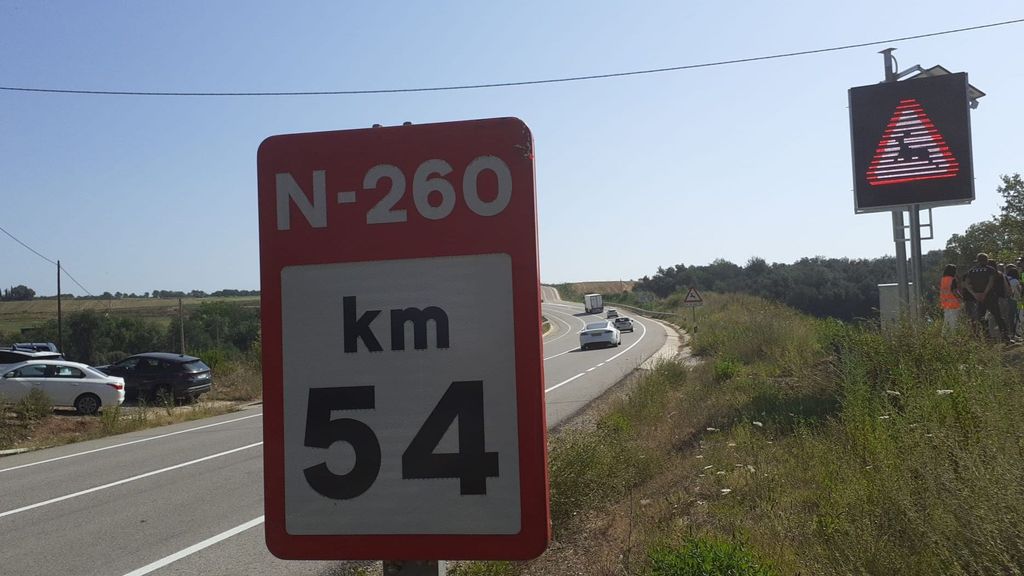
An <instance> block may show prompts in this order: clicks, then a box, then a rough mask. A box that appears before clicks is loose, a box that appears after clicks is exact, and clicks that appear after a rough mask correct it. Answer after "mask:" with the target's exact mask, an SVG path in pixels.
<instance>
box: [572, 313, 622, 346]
mask: <svg viewBox="0 0 1024 576" xmlns="http://www.w3.org/2000/svg"><path fill="white" fill-rule="evenodd" d="M619 344H622V334H621V333H620V332H619V329H618V328H616V327H615V325H614V324H612V323H611V322H609V321H607V320H602V321H600V322H591V323H590V324H587V326H586V328H584V329H583V330H581V331H580V350H586V349H588V348H593V347H595V346H618V345H619Z"/></svg>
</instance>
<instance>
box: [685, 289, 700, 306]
mask: <svg viewBox="0 0 1024 576" xmlns="http://www.w3.org/2000/svg"><path fill="white" fill-rule="evenodd" d="M683 303H684V304H696V303H701V304H703V303H704V299H703V298H701V297H700V292H697V289H696V288H690V291H689V292H687V293H686V298H683Z"/></svg>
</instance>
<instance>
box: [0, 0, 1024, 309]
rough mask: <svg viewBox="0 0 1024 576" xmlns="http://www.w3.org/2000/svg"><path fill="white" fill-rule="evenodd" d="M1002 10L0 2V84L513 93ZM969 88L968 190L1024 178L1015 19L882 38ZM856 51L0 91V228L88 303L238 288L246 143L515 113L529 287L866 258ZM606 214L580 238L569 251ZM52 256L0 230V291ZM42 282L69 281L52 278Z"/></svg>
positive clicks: (244, 229)
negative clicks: (523, 163) (535, 281)
mask: <svg viewBox="0 0 1024 576" xmlns="http://www.w3.org/2000/svg"><path fill="white" fill-rule="evenodd" d="M1021 17H1024V6H1022V5H1021V4H1020V2H1019V1H1011V0H1003V1H987V2H978V3H974V4H967V3H964V2H960V1H958V2H953V1H949V0H936V1H930V2H916V1H907V2H891V1H886V2H881V1H875V0H868V1H865V2H852V3H851V2H845V3H840V2H821V1H820V0H805V1H800V2H784V3H783V2H747V3H738V2H701V3H696V2H670V1H665V2H631V3H610V2H609V3H603V2H584V1H578V2H515V3H510V2H494V3H491V2H486V3H482V2H472V3H471V2H464V3H454V2H429V3H427V2H405V3H380V2H372V3H356V2H297V3H291V2H288V3H285V2H274V3H270V2H226V1H225V2H206V1H203V2H198V1H186V2H178V1H176V2H129V1H116V2H115V1H108V2H72V1H66V2H47V1H2V0H0V54H2V55H3V56H2V58H0V85H3V86H24V87H39V88H71V89H95V90H139V91H210V92H217V91H224V92H236V91H301V90H346V89H373V88H395V87H415V86H437V85H448V84H467V83H468V84H471V83H486V82H501V81H516V80H531V79H541V78H552V77H560V76H574V75H584V74H599V73H605V72H619V71H627V70H634V69H645V68H656V67H665V66H676V65H684V64H695V63H702V62H711V61H717V60H728V59H735V58H744V57H752V56H759V55H767V54H775V53H782V52H790V51H799V50H806V49H815V48H825V47H830V46H838V45H844V44H852V43H859V42H868V41H874V40H884V39H888V38H895V37H900V36H907V35H914V34H921V33H928V32H934V31H940V30H946V29H952V28H960V27H966V26H973V25H979V24H986V23H992V22H998V21H1003V20H1011V19H1017V18H1021ZM892 46H894V47H896V48H898V50H897V51H896V56H897V58H898V60H899V64H900V67H901V69H904V68H907V67H909V66H911V65H913V64H921V65H923V66H925V67H929V66H932V65H935V64H942V65H943V66H945V67H946V68H948V69H950V70H952V71H954V72H959V71H966V72H968V73H969V74H970V81H971V83H972V84H974V85H975V86H977V87H979V88H980V89H982V90H983V91H985V92H987V93H988V96H986V97H985V98H983V99H982V101H981V106H980V107H979V108H978V109H977V110H975V111H973V112H972V124H973V132H974V137H973V145H974V162H975V174H976V191H977V200H976V201H975V202H974V204H973V205H971V206H965V207H949V208H940V209H937V210H936V211H935V220H936V223H935V240H931V241H926V242H925V243H924V250H925V251H928V250H932V249H939V248H942V247H944V245H945V242H946V240H947V239H948V238H949V236H950V235H951V234H954V233H959V232H962V231H963V230H964V229H965V228H966V227H967V226H968V225H969V224H971V223H973V222H977V221H980V220H984V219H987V218H988V217H990V216H991V215H992V214H994V213H996V212H998V210H999V205H1000V198H999V196H998V194H996V192H995V188H996V186H997V184H998V181H999V180H998V178H999V175H1000V174H1007V173H1013V172H1020V171H1024V160H1022V158H1024V156H1022V152H1024V141H1022V135H1024V113H1022V110H1021V104H1022V103H1024V71H1022V70H1021V66H1020V62H1019V59H1020V55H1021V54H1024V24H1016V25H1010V26H1004V27H999V28H991V29H986V30H981V31H976V32H966V33H961V34H955V35H949V36H941V37H936V38H929V39H921V40H914V41H907V42H901V43H894V44H892ZM881 48H882V46H877V47H870V48H859V49H853V50H846V51H839V52H829V53H824V54H817V55H810V56H801V57H795V58H788V59H782V60H772V61H766V62H758V63H749V64H738V65H731V66H722V67H715V68H704V69H699V70H689V71H680V72H671V73H665V74H655V75H648V76H636V77H629V78H619V79H611V80H598V81H587V82H575V83H568V84H557V85H545V86H532V87H517V88H502V89H483V90H469V91H461V92H443V93H421V94H394V95H373V96H322V97H320V96H318V97H267V98H169V97H128V96H84V95H60V94H38V93H23V92H6V91H4V92H0V190H2V191H0V198H2V209H0V226H2V227H4V228H5V229H6V230H8V231H9V232H11V233H12V234H14V235H15V236H17V237H19V238H20V239H21V240H22V241H24V242H25V243H27V244H29V245H30V246H32V247H33V248H35V249H36V250H37V251H39V252H40V253H42V254H43V255H45V256H46V257H48V258H51V259H60V260H61V261H62V263H63V264H64V265H65V266H66V268H67V269H68V270H69V271H70V272H71V274H72V275H73V276H74V277H75V278H77V279H78V280H79V281H80V282H81V283H82V284H83V285H84V286H85V287H86V288H87V289H88V290H89V291H90V292H93V293H96V294H99V293H101V292H104V291H110V292H116V291H121V292H138V293H142V292H146V291H151V290H154V289H162V290H191V289H201V290H207V291H213V290H217V289H221V288H244V289H254V288H258V287H259V256H258V234H257V224H256V218H257V214H256V149H257V146H258V145H259V143H260V142H261V141H262V140H263V139H264V138H266V137H267V136H270V135H273V134H282V133H292V132H309V131H321V130H335V129H349V128H363V127H368V126H370V125H372V124H374V123H382V124H386V125H390V124H400V123H401V122H403V121H407V120H408V121H412V122H415V123H426V122H437V121H447V120H459V119H469V118H486V117H496V116H517V117H519V118H522V119H523V120H524V121H525V122H526V123H527V124H528V125H529V126H530V127H531V129H532V131H533V134H534V138H535V141H536V154H537V194H538V210H539V221H540V257H541V276H542V279H543V280H544V281H545V282H561V281H578V280H611V279H631V278H639V277H641V276H643V275H645V274H653V273H654V272H655V271H656V269H657V267H658V266H670V265H674V264H678V263H685V264H705V263H708V262H711V261H712V260H714V259H716V258H724V259H727V260H730V261H733V262H736V263H738V264H743V263H745V262H746V261H747V260H748V259H749V258H751V257H753V256H760V257H762V258H765V259H766V260H768V261H769V262H792V261H794V260H796V259H798V258H800V257H803V256H813V255H823V256H829V257H843V256H846V257H851V258H861V257H867V258H872V257H878V256H882V255H884V254H892V253H893V244H892V240H891V222H890V218H889V216H888V215H887V213H886V214H871V215H854V213H853V199H852V191H851V188H852V178H851V168H850V146H849V118H848V112H847V89H848V88H850V87H851V86H858V85H864V84H872V83H875V82H877V81H879V80H880V79H881V77H882V73H883V68H882V57H881V56H880V55H878V54H877V51H878V50H880V49H881ZM601 228H604V229H609V230H611V231H613V232H612V235H611V237H612V238H613V240H612V241H611V242H609V243H608V244H607V245H604V246H600V247H594V248H590V249H586V250H584V249H582V248H581V244H582V239H583V238H584V237H592V236H593V235H594V234H595V232H594V231H595V230H597V229H601ZM17 284H26V285H28V286H30V287H31V288H33V289H35V290H36V291H37V292H38V293H40V294H54V293H55V292H56V287H55V271H54V267H53V266H51V265H50V264H48V263H46V262H45V261H44V260H42V259H40V258H39V257H37V256H36V255H34V254H32V253H31V252H29V251H27V250H25V249H24V248H22V247H21V246H19V245H18V244H16V243H15V242H14V241H13V240H11V239H10V238H8V237H6V236H3V235H0V286H4V287H6V286H11V285H17ZM63 288H64V290H65V291H66V292H71V293H75V294H83V292H82V290H81V289H80V288H78V287H77V286H75V285H74V284H72V283H71V282H70V281H67V282H65V284H64V286H63Z"/></svg>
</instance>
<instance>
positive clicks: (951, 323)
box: [939, 264, 961, 330]
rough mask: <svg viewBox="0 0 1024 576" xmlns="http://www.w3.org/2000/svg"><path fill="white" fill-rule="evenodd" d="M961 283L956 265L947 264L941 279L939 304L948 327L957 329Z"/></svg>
mask: <svg viewBox="0 0 1024 576" xmlns="http://www.w3.org/2000/svg"><path fill="white" fill-rule="evenodd" d="M960 298H961V294H960V283H959V282H957V279H956V265H954V264H947V265H946V268H945V269H944V270H943V271H942V280H940V281H939V306H941V307H942V314H943V316H944V317H945V320H946V328H947V329H949V330H955V329H956V321H957V318H958V317H959V316H960Z"/></svg>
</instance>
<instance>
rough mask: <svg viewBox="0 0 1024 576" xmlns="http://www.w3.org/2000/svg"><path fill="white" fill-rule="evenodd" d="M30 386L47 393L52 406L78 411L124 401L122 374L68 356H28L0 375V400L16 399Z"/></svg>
mask: <svg viewBox="0 0 1024 576" xmlns="http://www.w3.org/2000/svg"><path fill="white" fill-rule="evenodd" d="M33 389H39V390H42V391H43V392H45V393H46V395H47V397H49V399H50V402H52V403H53V405H54V406H73V407H74V408H75V410H77V411H78V413H79V414H95V413H96V412H97V411H99V410H100V409H101V408H103V407H108V406H120V405H121V403H122V402H124V378H121V377H120V376H108V375H106V374H104V373H103V372H100V371H99V370H97V369H95V368H93V367H91V366H88V365H86V364H81V363H78V362H69V361H67V360H28V361H26V362H21V363H20V364H15V365H13V366H11V367H9V368H8V370H7V371H6V372H4V373H3V374H2V375H0V400H2V401H5V402H17V401H19V400H21V399H22V398H24V397H25V396H27V395H28V393H29V392H31V391H32V390H33Z"/></svg>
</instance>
